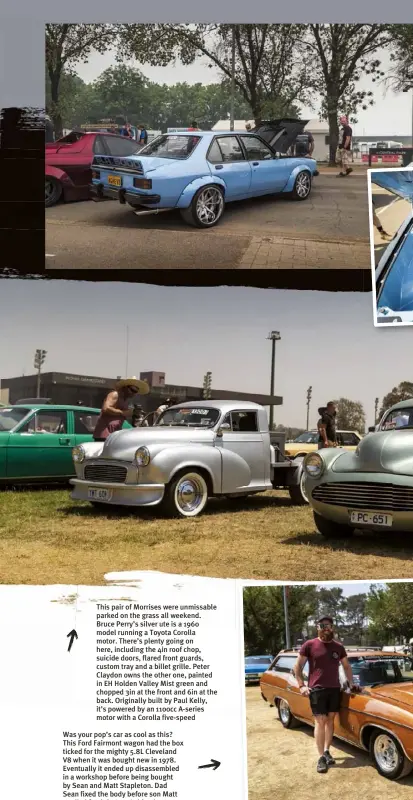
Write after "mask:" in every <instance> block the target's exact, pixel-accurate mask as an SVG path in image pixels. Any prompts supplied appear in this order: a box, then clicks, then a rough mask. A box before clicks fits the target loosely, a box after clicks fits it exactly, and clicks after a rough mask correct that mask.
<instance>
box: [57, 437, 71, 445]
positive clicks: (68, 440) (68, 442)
mask: <svg viewBox="0 0 413 800" xmlns="http://www.w3.org/2000/svg"><path fill="white" fill-rule="evenodd" d="M59 444H70V439H64V438H61V439H59Z"/></svg>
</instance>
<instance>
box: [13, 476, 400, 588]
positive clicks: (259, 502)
mask: <svg viewBox="0 0 413 800" xmlns="http://www.w3.org/2000/svg"><path fill="white" fill-rule="evenodd" d="M0 507H1V515H0V582H1V583H16V584H18V583H30V584H49V583H75V584H89V585H92V584H100V583H102V581H103V576H104V574H105V572H112V571H119V570H133V569H136V570H145V569H152V570H161V571H163V572H171V573H172V572H174V573H176V572H179V573H184V574H192V575H207V576H211V577H221V578H254V579H260V580H265V579H273V580H307V581H316V580H346V579H352V580H354V579H357V578H359V579H375V578H413V560H412V556H413V543H412V540H411V539H410V538H408V537H403V536H397V535H392V536H391V537H390V536H387V537H386V536H378V535H373V534H369V533H360V534H356V536H355V537H354V540H353V541H350V542H342V543H330V542H327V541H326V540H325V539H324V538H323V537H322V536H321V535H320V534H319V533H317V532H316V530H315V526H314V523H313V517H312V513H311V511H310V509H309V508H307V507H295V506H293V505H291V502H290V499H289V497H288V494H287V493H286V492H267V493H266V494H263V495H258V496H256V497H252V498H249V499H247V500H245V501H242V502H234V501H228V500H212V501H211V503H210V506H209V508H208V510H207V511H206V513H204V514H203V515H202V516H201V517H199V518H197V519H193V520H185V519H173V520H170V519H165V518H162V517H161V516H159V511H158V512H157V513H156V512H155V511H154V510H152V511H149V510H148V509H147V510H143V509H141V510H140V511H131V510H124V511H116V512H115V511H114V510H111V509H110V508H107V509H104V510H103V511H102V512H97V511H96V510H95V509H94V508H93V507H92V506H91V505H89V504H88V503H74V502H72V500H71V499H70V496H69V492H68V491H66V490H65V489H64V490H62V489H37V490H19V491H2V492H1V494H0Z"/></svg>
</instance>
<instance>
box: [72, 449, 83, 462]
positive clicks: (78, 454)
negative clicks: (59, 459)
mask: <svg viewBox="0 0 413 800" xmlns="http://www.w3.org/2000/svg"><path fill="white" fill-rule="evenodd" d="M72 458H73V461H74V462H75V464H81V463H82V461H84V460H85V458H86V453H85V448H84V447H82V445H78V446H77V447H74V448H73V450H72Z"/></svg>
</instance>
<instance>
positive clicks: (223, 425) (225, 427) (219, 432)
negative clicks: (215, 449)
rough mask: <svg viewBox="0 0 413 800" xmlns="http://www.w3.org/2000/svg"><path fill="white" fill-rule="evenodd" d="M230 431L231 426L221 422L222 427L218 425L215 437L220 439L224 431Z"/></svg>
mask: <svg viewBox="0 0 413 800" xmlns="http://www.w3.org/2000/svg"><path fill="white" fill-rule="evenodd" d="M230 430H231V425H230V424H229V422H223V423H222V425H220V426H219V428H218V430H217V436H220V437H221V436H222V435H223V434H224V433H225V431H230Z"/></svg>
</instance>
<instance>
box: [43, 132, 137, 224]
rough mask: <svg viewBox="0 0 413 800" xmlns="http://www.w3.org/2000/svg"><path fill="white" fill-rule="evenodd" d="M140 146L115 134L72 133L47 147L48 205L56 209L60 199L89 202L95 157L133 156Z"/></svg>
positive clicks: (46, 187) (47, 206) (46, 189)
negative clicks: (55, 206)
mask: <svg viewBox="0 0 413 800" xmlns="http://www.w3.org/2000/svg"><path fill="white" fill-rule="evenodd" d="M138 149H139V147H138V145H137V143H136V142H135V141H133V140H132V139H128V138H127V137H125V136H118V135H117V134H114V133H104V132H100V133H82V132H78V131H71V133H69V134H68V135H67V136H64V137H63V138H62V139H58V140H57V142H49V143H47V144H46V164H45V167H46V169H45V173H46V174H45V203H46V208H49V207H50V206H54V205H55V204H56V203H57V202H58V201H59V200H60V199H62V200H65V201H69V200H88V199H89V185H90V183H91V181H92V172H91V169H90V167H91V164H92V161H93V156H94V155H102V156H130V155H131V154H132V153H136V151H137V150H138Z"/></svg>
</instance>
